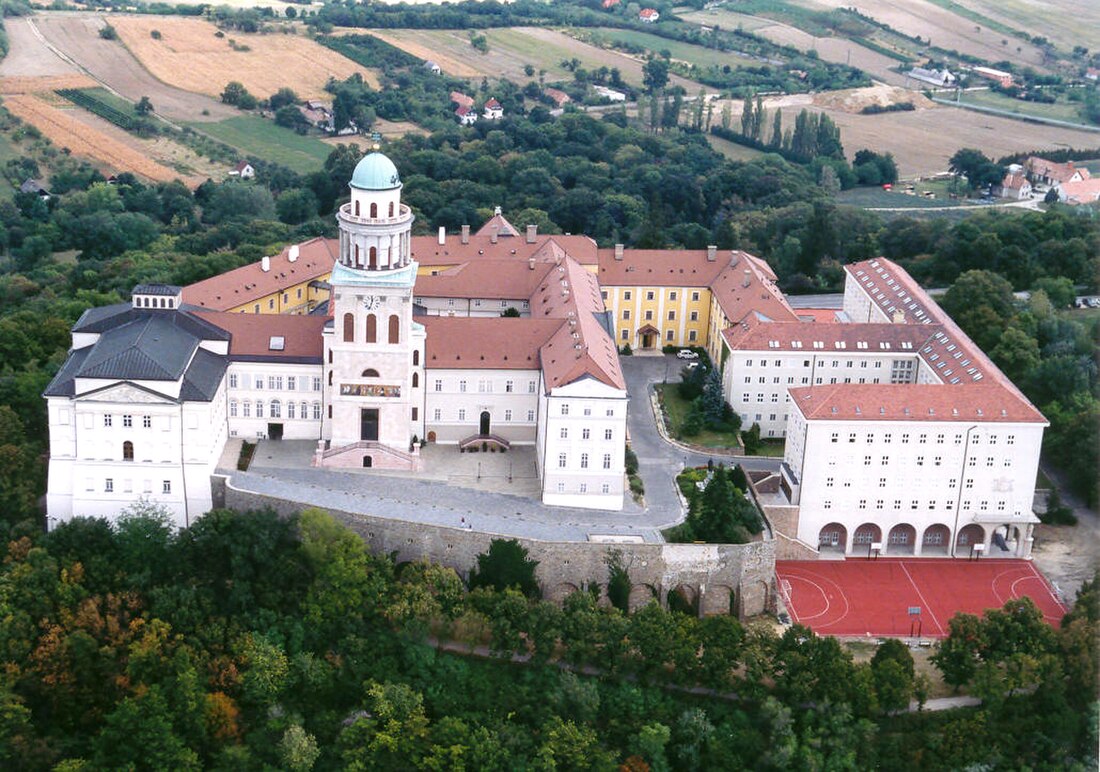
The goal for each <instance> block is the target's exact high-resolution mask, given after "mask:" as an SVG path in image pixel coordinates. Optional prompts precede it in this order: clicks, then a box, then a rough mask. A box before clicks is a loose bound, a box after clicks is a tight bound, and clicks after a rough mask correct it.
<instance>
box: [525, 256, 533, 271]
mask: <svg viewBox="0 0 1100 772" xmlns="http://www.w3.org/2000/svg"><path fill="white" fill-rule="evenodd" d="M527 270H528V271H533V270H535V258H533V257H529V258H527Z"/></svg>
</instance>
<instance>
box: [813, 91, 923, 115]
mask: <svg viewBox="0 0 1100 772" xmlns="http://www.w3.org/2000/svg"><path fill="white" fill-rule="evenodd" d="M905 102H909V103H911V104H912V105H913V106H914V107H917V108H929V107H933V106H934V105H935V104H936V103H935V102H933V101H932V100H931V99H929V98H928V97H926V96H924V94H921V93H920V92H919V91H908V90H906V89H903V88H897V87H895V86H871V87H870V88H853V89H847V90H845V91H825V92H823V93H821V94H816V95H815V96H814V101H813V103H814V104H815V105H817V106H818V107H825V108H828V109H831V110H840V111H841V112H845V113H859V111H860V110H862V109H863V108H865V107H870V106H871V105H881V106H883V107H886V106H888V105H895V104H904V103H905Z"/></svg>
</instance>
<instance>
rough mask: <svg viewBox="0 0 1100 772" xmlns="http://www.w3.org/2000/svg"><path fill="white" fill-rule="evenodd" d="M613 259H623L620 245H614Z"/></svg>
mask: <svg viewBox="0 0 1100 772" xmlns="http://www.w3.org/2000/svg"><path fill="white" fill-rule="evenodd" d="M615 259H616V260H622V259H623V245H622V244H616V245H615Z"/></svg>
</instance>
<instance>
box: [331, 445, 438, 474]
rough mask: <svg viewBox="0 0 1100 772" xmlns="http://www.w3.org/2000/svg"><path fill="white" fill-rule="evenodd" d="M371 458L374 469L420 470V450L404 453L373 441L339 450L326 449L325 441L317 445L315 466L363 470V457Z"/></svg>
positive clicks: (345, 446) (415, 449) (346, 446)
mask: <svg viewBox="0 0 1100 772" xmlns="http://www.w3.org/2000/svg"><path fill="white" fill-rule="evenodd" d="M364 456H370V459H371V464H370V467H369V468H372V469H407V470H412V471H416V470H419V469H420V448H419V447H418V446H415V445H414V446H413V449H412V451H404V450H401V449H400V448H395V447H392V446H390V445H383V444H382V443H380V442H375V441H373V440H361V441H360V442H353V443H350V444H348V445H341V446H340V447H338V448H328V449H325V448H324V441H323V440H322V441H320V442H318V443H317V452H316V453H315V454H314V457H313V466H325V467H345V468H363V466H364V464H363V457H364Z"/></svg>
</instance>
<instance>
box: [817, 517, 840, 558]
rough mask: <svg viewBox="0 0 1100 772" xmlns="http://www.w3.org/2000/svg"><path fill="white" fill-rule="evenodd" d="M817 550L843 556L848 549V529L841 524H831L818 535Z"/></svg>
mask: <svg viewBox="0 0 1100 772" xmlns="http://www.w3.org/2000/svg"><path fill="white" fill-rule="evenodd" d="M817 548H818V550H819V551H821V552H830V553H835V554H838V555H843V554H844V551H845V550H847V549H848V529H847V528H845V527H844V526H842V525H841V524H840V523H829V524H828V525H827V526H825V527H824V528H822V529H821V533H819V534H818V535H817Z"/></svg>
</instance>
